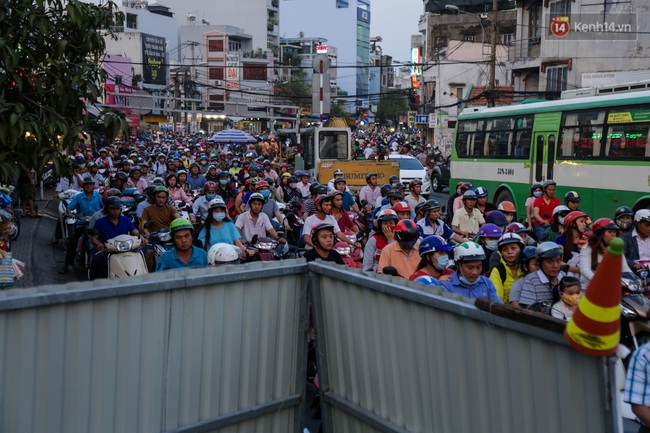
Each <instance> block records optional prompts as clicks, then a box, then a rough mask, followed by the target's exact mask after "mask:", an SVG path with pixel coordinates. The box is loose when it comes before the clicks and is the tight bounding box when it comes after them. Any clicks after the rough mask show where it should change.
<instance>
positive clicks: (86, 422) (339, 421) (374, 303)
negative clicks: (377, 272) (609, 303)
mask: <svg viewBox="0 0 650 433" xmlns="http://www.w3.org/2000/svg"><path fill="white" fill-rule="evenodd" d="M308 286H310V287H309V288H310V290H311V295H310V298H311V300H312V302H313V305H312V307H313V312H314V320H315V324H316V328H317V336H318V356H319V364H320V365H319V378H320V385H321V388H320V389H321V397H322V398H321V404H322V409H323V425H324V428H325V431H326V432H336V433H340V432H354V433H357V432H377V431H381V432H454V433H457V432H460V433H464V432H472V433H475V432H499V433H509V432H513V433H514V432H517V433H520V432H524V433H537V432H540V433H541V432H554V433H563V432H583V431H589V432H590V433H600V432H615V431H617V427H616V421H617V420H618V416H617V413H616V406H615V405H614V406H613V407H610V406H609V405H608V403H609V402H610V401H612V400H613V398H612V397H610V396H609V395H608V394H607V392H608V389H609V388H610V383H612V382H611V380H612V377H611V376H612V375H613V369H612V368H611V365H609V363H608V360H603V359H599V358H592V357H588V356H585V355H582V354H581V353H579V352H577V351H575V350H573V349H571V348H570V347H569V346H568V345H567V344H566V343H565V341H564V339H563V337H562V336H561V335H560V334H558V333H556V332H551V331H548V330H543V329H540V328H536V327H533V326H530V325H527V324H522V323H518V322H515V321H512V320H509V319H506V318H503V317H499V316H495V315H493V314H490V313H488V312H485V311H481V310H479V309H477V308H476V307H475V306H474V305H473V304H471V303H469V301H468V300H466V299H465V300H464V299H463V298H462V297H460V296H458V295H449V294H446V293H443V292H441V291H440V290H436V289H435V288H434V289H431V288H430V287H431V286H428V287H427V288H425V286H422V285H419V284H416V283H412V282H406V281H403V280H399V279H392V278H391V277H387V276H368V275H365V274H363V273H361V272H358V271H353V270H351V269H349V268H346V267H338V266H330V265H325V264H323V263H309V264H306V263H305V262H303V261H282V262H276V263H269V264H252V265H246V266H241V265H238V266H227V267H220V268H212V267H210V268H205V269H197V270H184V271H176V272H163V273H159V274H151V275H147V276H143V277H140V278H133V279H129V280H128V281H96V282H93V287H88V284H87V283H85V284H84V283H75V284H70V285H67V286H53V287H43V288H37V289H28V290H11V291H6V292H3V293H1V294H0V344H1V345H2V346H1V347H3V353H2V356H0V431H2V432H12V433H13V432H38V433H40V432H47V433H59V432H61V433H76V432H84V433H87V432H93V433H103V432H120V433H128V432H168V433H170V432H175V433H181V432H183V433H185V432H208V431H216V430H218V431H219V432H231V431H232V432H235V431H237V432H239V431H242V432H248V431H261V432H265V433H266V432H278V433H280V432H282V433H284V432H299V431H300V428H301V426H302V425H303V422H302V421H303V420H302V419H301V418H302V416H303V415H302V414H304V413H305V394H306V392H305V390H306V376H307V372H306V365H307V360H306V353H307V350H306V344H305V343H306V342H305V339H306V335H307V325H306V324H307V314H308V305H309V303H308ZM423 288H424V289H425V290H427V291H422V289H423Z"/></svg>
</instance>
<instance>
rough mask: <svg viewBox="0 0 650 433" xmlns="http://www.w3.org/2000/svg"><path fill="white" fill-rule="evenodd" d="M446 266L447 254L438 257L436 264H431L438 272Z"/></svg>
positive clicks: (447, 264)
mask: <svg viewBox="0 0 650 433" xmlns="http://www.w3.org/2000/svg"><path fill="white" fill-rule="evenodd" d="M447 266H449V256H447V255H444V256H440V257H438V264H436V265H433V267H434V268H435V269H436V271H438V272H442V271H444V270H445V268H446V267H447Z"/></svg>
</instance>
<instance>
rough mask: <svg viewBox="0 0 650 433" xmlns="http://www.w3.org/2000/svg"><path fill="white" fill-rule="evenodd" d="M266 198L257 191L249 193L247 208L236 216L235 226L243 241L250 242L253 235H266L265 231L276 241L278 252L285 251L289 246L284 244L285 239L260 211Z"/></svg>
mask: <svg viewBox="0 0 650 433" xmlns="http://www.w3.org/2000/svg"><path fill="white" fill-rule="evenodd" d="M265 202H266V198H264V196H263V195H262V194H260V193H258V192H256V193H253V194H251V196H250V197H249V198H248V202H247V203H246V204H247V205H248V207H249V209H248V210H247V211H246V212H244V213H242V214H241V215H239V216H238V217H237V221H236V222H235V227H237V230H239V233H240V234H241V237H242V239H243V241H244V242H245V243H250V242H252V240H253V237H254V236H255V235H257V237H266V236H267V233H268V234H269V235H270V236H271V238H273V239H275V240H276V241H278V243H279V244H280V245H278V247H277V248H278V252H286V251H287V250H288V249H289V246H288V245H287V244H286V243H287V241H286V240H285V239H282V238H280V236H279V235H278V232H276V231H275V229H274V228H273V224H271V220H270V219H269V217H268V216H266V214H265V213H263V212H262V208H263V207H264V203H265Z"/></svg>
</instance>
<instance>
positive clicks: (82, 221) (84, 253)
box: [71, 214, 92, 269]
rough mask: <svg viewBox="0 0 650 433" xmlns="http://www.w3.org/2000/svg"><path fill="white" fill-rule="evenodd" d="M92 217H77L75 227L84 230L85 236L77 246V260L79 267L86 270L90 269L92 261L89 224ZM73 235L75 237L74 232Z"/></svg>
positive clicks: (87, 215)
mask: <svg viewBox="0 0 650 433" xmlns="http://www.w3.org/2000/svg"><path fill="white" fill-rule="evenodd" d="M91 217H92V214H85V215H75V226H81V228H82V230H83V235H82V236H80V237H79V243H78V244H77V253H76V255H75V259H76V261H77V263H78V264H79V266H80V267H82V268H84V269H87V268H89V267H90V261H91V259H92V253H91V250H92V245H91V244H90V233H89V232H88V223H89V222H90V218H91ZM72 235H74V232H72V234H71V236H72Z"/></svg>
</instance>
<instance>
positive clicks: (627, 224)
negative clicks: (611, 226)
mask: <svg viewBox="0 0 650 433" xmlns="http://www.w3.org/2000/svg"><path fill="white" fill-rule="evenodd" d="M616 224H617V225H618V226H619V227H620V228H622V229H623V230H627V229H628V228H629V227H630V226H631V225H632V221H617V222H616Z"/></svg>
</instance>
